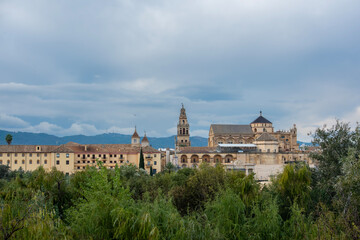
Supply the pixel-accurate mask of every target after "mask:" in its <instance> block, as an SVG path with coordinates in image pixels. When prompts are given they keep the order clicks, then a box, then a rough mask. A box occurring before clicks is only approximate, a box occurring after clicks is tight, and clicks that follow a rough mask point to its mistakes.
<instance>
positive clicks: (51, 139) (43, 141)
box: [0, 130, 207, 148]
mask: <svg viewBox="0 0 360 240" xmlns="http://www.w3.org/2000/svg"><path fill="white" fill-rule="evenodd" d="M7 134H11V135H12V136H13V142H12V144H14V145H60V144H65V143H67V142H76V143H80V144H124V143H130V142H131V135H125V134H119V133H104V134H99V135H95V136H85V135H73V136H65V137H57V136H54V135H49V134H45V133H28V132H9V131H3V130H0V144H2V145H5V144H7V143H6V141H5V136H6V135H7ZM148 139H149V141H150V144H151V146H152V147H154V148H160V147H161V148H168V147H169V148H174V136H170V137H159V138H155V137H148ZM190 141H191V145H192V146H195V147H202V146H207V138H203V137H196V136H195V137H190Z"/></svg>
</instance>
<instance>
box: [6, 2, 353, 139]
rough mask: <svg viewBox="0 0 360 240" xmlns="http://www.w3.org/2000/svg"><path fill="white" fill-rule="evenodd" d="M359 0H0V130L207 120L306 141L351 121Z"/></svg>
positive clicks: (201, 124)
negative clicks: (292, 134)
mask: <svg viewBox="0 0 360 240" xmlns="http://www.w3.org/2000/svg"><path fill="white" fill-rule="evenodd" d="M359 12H360V1H358V0H315V1H314V0H299V1H297V0H287V1H284V0H251V1H245V0H227V1H224V0H191V1H190V0H171V1H169V0H124V1H120V0H106V1H104V0H101V1H100V0H61V1H59V0H58V1H49V0H32V1H26V0H22V1H21V0H0V129H3V130H11V131H26V132H41V133H49V134H54V135H57V136H67V135H75V134H84V135H96V134H101V133H109V132H116V133H123V134H131V133H132V132H133V130H134V126H135V125H136V127H137V130H138V132H139V134H140V135H142V134H143V133H144V131H146V133H147V135H148V136H151V137H162V136H170V135H174V134H176V124H177V121H178V117H179V113H180V108H181V103H183V104H184V105H185V108H186V111H187V116H188V120H189V123H190V134H191V136H202V137H207V136H208V132H209V128H210V124H212V123H228V124H249V123H250V122H252V121H253V120H254V119H255V118H256V117H257V116H258V115H259V111H260V110H262V112H263V116H264V117H266V118H267V119H269V120H270V121H271V122H273V124H274V127H275V130H288V129H289V128H291V127H292V126H293V124H294V123H296V125H297V129H298V139H299V140H302V141H310V140H311V134H310V135H309V133H313V132H314V130H315V129H316V128H318V127H322V126H323V125H324V124H327V125H328V126H330V125H331V124H333V123H334V122H335V120H336V119H339V120H341V121H344V122H349V123H350V124H351V125H352V126H355V124H356V122H357V121H359V120H360V94H359V90H360V79H359V76H360V44H359V43H360V14H359Z"/></svg>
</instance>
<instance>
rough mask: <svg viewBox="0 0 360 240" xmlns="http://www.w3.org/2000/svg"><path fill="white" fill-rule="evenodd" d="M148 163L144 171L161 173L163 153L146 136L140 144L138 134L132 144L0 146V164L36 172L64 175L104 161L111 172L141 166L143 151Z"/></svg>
mask: <svg viewBox="0 0 360 240" xmlns="http://www.w3.org/2000/svg"><path fill="white" fill-rule="evenodd" d="M141 148H142V151H143V154H144V160H145V170H147V171H148V172H150V167H152V169H153V173H158V172H160V171H161V153H160V151H158V150H156V149H154V148H152V147H151V146H150V144H149V140H148V139H147V137H146V135H145V136H144V138H143V140H142V141H140V137H139V135H138V134H137V132H136V129H135V132H134V134H133V136H132V139H131V144H78V143H74V142H69V143H67V144H63V145H60V146H57V145H56V146H55V145H37V146H36V145H0V164H3V165H8V166H9V167H10V169H11V170H18V169H20V168H21V169H23V170H24V171H33V170H35V169H37V168H38V167H40V166H43V167H44V168H45V169H46V170H50V169H51V168H53V167H55V168H56V169H57V170H59V171H62V172H64V173H65V174H71V173H74V172H76V171H81V170H84V169H85V168H86V167H87V166H97V165H98V162H101V164H103V166H105V167H106V168H109V169H113V168H115V166H121V165H126V164H133V165H135V166H139V160H140V149H141Z"/></svg>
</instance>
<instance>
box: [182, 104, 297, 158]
mask: <svg viewBox="0 0 360 240" xmlns="http://www.w3.org/2000/svg"><path fill="white" fill-rule="evenodd" d="M189 131H190V126H189V122H188V120H187V116H186V110H185V108H184V105H183V104H182V107H181V110H180V116H179V123H178V125H177V141H176V146H177V148H181V147H190V146H191V143H190V134H189ZM219 144H256V145H257V146H258V148H259V151H265V152H294V151H298V150H299V144H298V143H297V129H296V125H295V124H294V126H293V128H291V129H290V130H289V131H280V130H279V131H274V127H273V124H272V122H270V121H269V120H268V119H266V118H265V117H264V116H263V115H262V112H261V111H260V115H259V117H257V118H256V119H255V120H254V121H253V122H251V123H250V124H211V126H210V130H209V138H208V147H217V146H218V145H219ZM265 145H266V146H265ZM264 146H265V147H264Z"/></svg>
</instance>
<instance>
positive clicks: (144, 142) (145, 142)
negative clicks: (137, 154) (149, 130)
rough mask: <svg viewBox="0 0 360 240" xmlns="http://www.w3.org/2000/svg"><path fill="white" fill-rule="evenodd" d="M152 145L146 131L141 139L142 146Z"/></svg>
mask: <svg viewBox="0 0 360 240" xmlns="http://www.w3.org/2000/svg"><path fill="white" fill-rule="evenodd" d="M148 146H150V142H149V139H148V138H147V137H146V132H145V134H144V137H143V139H142V140H141V147H148Z"/></svg>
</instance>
